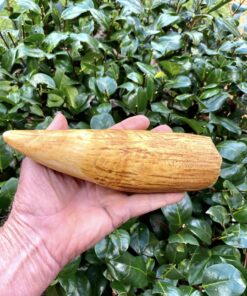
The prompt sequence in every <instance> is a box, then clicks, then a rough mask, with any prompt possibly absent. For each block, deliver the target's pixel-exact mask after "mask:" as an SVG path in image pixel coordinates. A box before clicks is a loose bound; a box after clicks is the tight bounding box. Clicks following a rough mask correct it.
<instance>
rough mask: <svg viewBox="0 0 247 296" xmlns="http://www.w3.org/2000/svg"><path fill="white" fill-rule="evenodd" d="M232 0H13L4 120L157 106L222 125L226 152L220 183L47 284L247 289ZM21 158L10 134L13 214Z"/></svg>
mask: <svg viewBox="0 0 247 296" xmlns="http://www.w3.org/2000/svg"><path fill="white" fill-rule="evenodd" d="M227 2H229V1H227V0H226V1H224V0H223V1H221V2H215V0H211V1H209V0H200V1H199V0H189V1H186V0H178V1H177V0H169V1H168V0H153V1H151V0H145V1H141V0H128V1H127V0H117V1H113V0H105V1H96V0H95V1H92V0H84V1H81V2H68V1H66V2H65V1H59V2H56V1H47V0H44V1H36V2H34V1H33V0H18V1H17V2H15V3H14V5H13V6H12V5H11V4H10V3H9V2H8V3H5V0H0V9H1V10H2V16H1V17H0V18H1V28H4V29H2V30H1V33H0V39H1V43H0V53H1V65H0V115H1V116H0V128H1V131H2V132H3V131H4V130H7V129H34V128H45V127H47V125H48V124H49V123H50V122H51V120H52V117H53V115H54V113H55V112H56V111H57V110H62V111H63V113H64V114H65V115H66V117H67V118H68V120H69V123H70V127H71V128H89V127H91V128H97V129H102V128H107V127H109V126H111V125H112V124H113V123H114V122H118V121H120V120H122V119H124V118H126V117H128V116H132V115H134V114H145V115H146V116H148V117H149V119H150V121H151V127H154V126H156V125H158V124H163V123H166V124H169V125H170V126H171V127H172V128H173V130H174V131H175V132H190V133H196V134H203V135H206V136H210V137H212V139H213V141H214V142H215V144H216V145H217V147H218V149H219V152H220V153H221V155H222V157H223V159H224V162H223V165H222V170H221V177H220V179H219V180H218V182H217V184H215V186H213V187H212V188H209V189H207V190H203V191H200V192H193V193H190V194H187V195H186V198H185V199H184V200H183V201H181V202H180V203H178V204H176V205H172V206H168V207H166V208H163V209H161V210H159V211H156V212H153V213H150V214H148V215H145V216H143V217H141V218H140V219H134V220H132V221H129V222H128V223H127V224H125V225H124V226H123V227H121V228H120V229H118V230H116V231H115V232H114V233H113V234H111V235H109V236H108V237H106V238H105V239H104V240H102V241H101V242H100V243H98V244H97V245H96V246H95V248H94V249H92V250H90V251H88V252H86V253H85V254H83V255H81V256H80V257H79V258H75V260H74V261H73V262H71V264H69V265H68V266H66V267H65V269H64V270H63V271H62V272H61V273H60V274H59V276H58V278H57V279H56V280H55V282H54V283H53V286H51V287H49V288H48V290H47V291H46V295H143V296H148V295H153V294H160V295H176V296H177V295H184V296H187V295H191V296H192V295H193V296H199V295H209V296H218V295H224V296H227V295H243V293H244V290H245V287H246V281H247V272H246V269H245V267H246V265H247V255H246V254H247V253H246V249H247V224H246V223H247V202H246V192H247V174H246V163H247V146H246V145H247V136H246V130H247V120H246V118H247V116H246V113H247V112H246V103H247V82H246V78H247V63H246V55H247V41H246V34H245V33H243V35H242V36H241V35H240V33H239V31H238V28H237V26H238V19H237V18H235V17H230V14H229V17H225V16H223V15H222V14H221V9H222V7H223V5H225V4H226V3H227ZM223 8H224V7H223ZM244 10H245V8H241V9H240V8H239V9H238V11H237V12H238V13H237V15H238V16H239V15H240V12H243V11H244ZM235 12H236V11H235ZM235 15H236V13H235ZM20 160H21V157H20V155H19V154H17V153H16V152H14V151H12V150H11V149H10V148H9V147H7V146H6V145H5V144H4V143H3V141H2V139H0V170H1V174H0V178H1V179H0V181H1V183H0V186H1V190H0V212H1V216H2V217H3V216H5V215H6V214H7V212H8V209H9V206H10V203H11V199H12V197H13V194H14V192H15V188H16V186H17V178H18V171H19V164H20Z"/></svg>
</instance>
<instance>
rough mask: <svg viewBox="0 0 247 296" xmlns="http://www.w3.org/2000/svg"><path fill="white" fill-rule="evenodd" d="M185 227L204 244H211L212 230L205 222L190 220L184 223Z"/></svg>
mask: <svg viewBox="0 0 247 296" xmlns="http://www.w3.org/2000/svg"><path fill="white" fill-rule="evenodd" d="M186 226H187V228H188V229H189V230H190V231H191V232H192V233H193V234H194V235H195V236H197V237H198V238H199V239H200V240H201V241H203V242H204V243H205V244H208V245H209V244H210V243H211V238H212V229H211V226H210V224H209V223H208V222H207V221H206V220H202V219H195V218H192V219H190V220H189V221H188V222H187V223H186Z"/></svg>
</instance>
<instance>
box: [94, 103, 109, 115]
mask: <svg viewBox="0 0 247 296" xmlns="http://www.w3.org/2000/svg"><path fill="white" fill-rule="evenodd" d="M111 110H112V105H111V104H110V103H102V104H100V105H99V106H98V107H97V112H99V113H109V112H111Z"/></svg>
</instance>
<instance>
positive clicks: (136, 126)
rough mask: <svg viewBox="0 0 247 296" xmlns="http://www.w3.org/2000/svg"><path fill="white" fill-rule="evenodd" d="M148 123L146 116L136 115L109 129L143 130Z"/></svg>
mask: <svg viewBox="0 0 247 296" xmlns="http://www.w3.org/2000/svg"><path fill="white" fill-rule="evenodd" d="M149 124H150V122H149V119H148V118H147V117H146V116H144V115H136V116H133V117H130V118H127V119H125V120H123V121H121V122H119V123H117V124H115V125H113V126H112V127H111V128H110V129H122V130H145V129H147V128H148V127H149Z"/></svg>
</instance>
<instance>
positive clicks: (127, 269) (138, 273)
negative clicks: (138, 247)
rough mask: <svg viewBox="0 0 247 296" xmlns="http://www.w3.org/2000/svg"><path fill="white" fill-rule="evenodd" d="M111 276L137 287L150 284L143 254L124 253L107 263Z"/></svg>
mask: <svg viewBox="0 0 247 296" xmlns="http://www.w3.org/2000/svg"><path fill="white" fill-rule="evenodd" d="M107 268H108V270H109V272H110V274H111V276H112V277H113V278H114V279H115V280H117V281H121V282H123V283H125V284H126V285H131V286H134V287H137V288H145V287H146V286H147V285H148V279H147V272H146V264H145V261H144V259H143V257H141V256H137V257H136V256H132V255H131V254H129V253H127V252H126V253H124V254H123V255H122V256H121V257H119V258H117V259H115V260H111V261H110V262H109V263H108V264H107Z"/></svg>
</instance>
